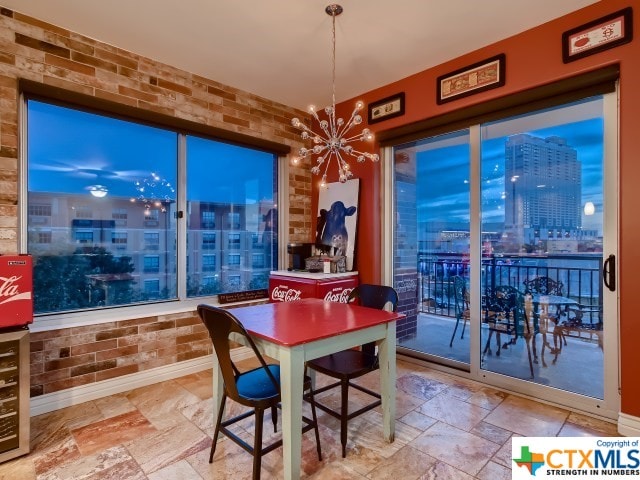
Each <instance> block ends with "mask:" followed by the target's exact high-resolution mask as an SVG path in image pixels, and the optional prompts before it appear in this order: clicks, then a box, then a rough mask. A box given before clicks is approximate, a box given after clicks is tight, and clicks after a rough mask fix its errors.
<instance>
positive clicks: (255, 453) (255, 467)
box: [252, 408, 264, 480]
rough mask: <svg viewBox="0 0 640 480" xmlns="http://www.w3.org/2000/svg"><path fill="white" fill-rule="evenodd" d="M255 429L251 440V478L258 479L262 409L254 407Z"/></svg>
mask: <svg viewBox="0 0 640 480" xmlns="http://www.w3.org/2000/svg"><path fill="white" fill-rule="evenodd" d="M255 420H256V431H255V438H254V442H253V477H252V478H253V480H260V465H261V462H262V422H263V420H264V410H263V409H261V408H256V418H255Z"/></svg>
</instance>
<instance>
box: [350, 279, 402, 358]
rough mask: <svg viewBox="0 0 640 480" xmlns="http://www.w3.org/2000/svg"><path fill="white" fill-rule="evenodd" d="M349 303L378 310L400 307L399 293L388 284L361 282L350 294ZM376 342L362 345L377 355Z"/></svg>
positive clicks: (364, 349)
mask: <svg viewBox="0 0 640 480" xmlns="http://www.w3.org/2000/svg"><path fill="white" fill-rule="evenodd" d="M347 303H356V304H358V305H361V306H363V307H369V308H376V309H378V310H385V309H389V310H391V311H393V312H395V311H396V310H397V309H398V293H397V292H396V291H395V289H394V288H393V287H389V286H387V285H372V284H369V283H361V284H360V285H358V286H357V287H356V288H354V289H353V290H352V291H351V293H350V294H349V298H348V300H347ZM375 350H376V346H375V343H367V344H365V345H362V351H363V352H364V353H368V354H371V355H375Z"/></svg>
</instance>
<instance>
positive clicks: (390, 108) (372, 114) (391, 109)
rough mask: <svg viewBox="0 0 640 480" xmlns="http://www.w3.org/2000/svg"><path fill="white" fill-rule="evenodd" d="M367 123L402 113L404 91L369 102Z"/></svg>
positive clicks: (380, 120)
mask: <svg viewBox="0 0 640 480" xmlns="http://www.w3.org/2000/svg"><path fill="white" fill-rule="evenodd" d="M368 110H369V116H368V122H369V124H372V123H377V122H382V121H383V120H388V119H389V118H393V117H399V116H400V115H404V92H401V93H396V94H395V95H391V96H390V97H387V98H383V99H382V100H378V101H377V102H373V103H370V104H369V107H368Z"/></svg>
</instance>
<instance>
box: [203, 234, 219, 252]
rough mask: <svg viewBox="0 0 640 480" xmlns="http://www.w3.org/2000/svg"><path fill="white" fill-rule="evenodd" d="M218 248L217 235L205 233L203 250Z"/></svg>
mask: <svg viewBox="0 0 640 480" xmlns="http://www.w3.org/2000/svg"><path fill="white" fill-rule="evenodd" d="M214 248H216V234H215V233H203V234H202V249H203V250H212V249H214Z"/></svg>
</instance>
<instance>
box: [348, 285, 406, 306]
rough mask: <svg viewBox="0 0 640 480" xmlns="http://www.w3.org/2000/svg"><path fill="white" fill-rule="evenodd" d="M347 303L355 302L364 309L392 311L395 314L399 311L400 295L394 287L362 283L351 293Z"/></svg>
mask: <svg viewBox="0 0 640 480" xmlns="http://www.w3.org/2000/svg"><path fill="white" fill-rule="evenodd" d="M347 302H348V303H352V302H355V303H357V304H358V305H361V306H363V307H369V308H376V309H378V310H385V309H390V310H391V311H393V312H395V311H396V310H397V309H398V293H397V292H396V291H395V290H394V289H393V287H388V286H386V285H372V284H368V283H362V284H360V285H358V286H357V287H356V288H354V289H353V290H352V291H351V293H350V294H349V298H348V300H347Z"/></svg>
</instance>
